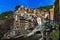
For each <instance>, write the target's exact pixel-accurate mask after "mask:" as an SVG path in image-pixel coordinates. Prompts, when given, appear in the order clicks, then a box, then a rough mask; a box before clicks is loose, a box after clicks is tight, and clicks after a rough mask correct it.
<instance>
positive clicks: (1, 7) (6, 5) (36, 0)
mask: <svg viewBox="0 0 60 40" xmlns="http://www.w3.org/2000/svg"><path fill="white" fill-rule="evenodd" d="M54 2H55V0H0V14H1V13H2V12H5V11H14V10H15V7H16V5H23V6H24V7H30V8H38V7H41V6H48V5H54Z"/></svg>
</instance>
